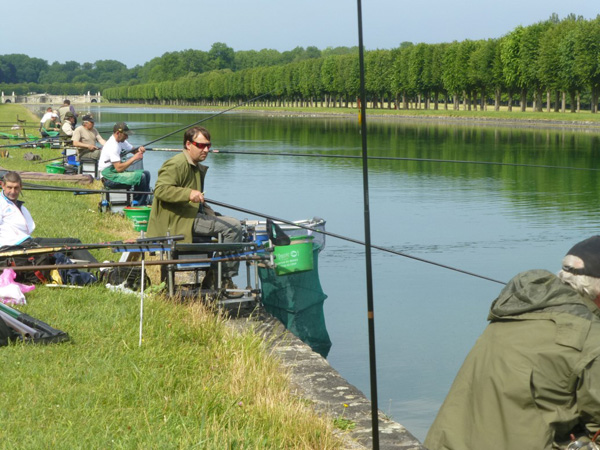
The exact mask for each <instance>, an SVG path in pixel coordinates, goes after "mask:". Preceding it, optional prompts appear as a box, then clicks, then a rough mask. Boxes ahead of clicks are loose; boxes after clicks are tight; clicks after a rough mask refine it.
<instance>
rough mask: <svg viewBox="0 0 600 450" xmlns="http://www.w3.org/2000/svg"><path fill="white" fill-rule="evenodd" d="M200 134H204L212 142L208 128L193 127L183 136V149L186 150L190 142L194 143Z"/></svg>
mask: <svg viewBox="0 0 600 450" xmlns="http://www.w3.org/2000/svg"><path fill="white" fill-rule="evenodd" d="M199 133H202V136H204V137H205V138H206V139H208V140H209V141H210V133H209V132H208V130H207V129H206V128H204V127H192V128H189V129H188V130H186V132H185V133H184V134H183V147H184V148H185V144H187V143H188V141H190V142H192V141H193V140H194V138H195V137H196V136H198V134H199Z"/></svg>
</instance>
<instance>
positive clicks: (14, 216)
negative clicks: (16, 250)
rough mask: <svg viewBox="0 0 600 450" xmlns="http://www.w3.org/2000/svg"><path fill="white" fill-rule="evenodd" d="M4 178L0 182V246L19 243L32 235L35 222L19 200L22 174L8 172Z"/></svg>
mask: <svg viewBox="0 0 600 450" xmlns="http://www.w3.org/2000/svg"><path fill="white" fill-rule="evenodd" d="M3 178H4V179H3V181H2V182H0V186H2V192H0V246H10V245H19V244H21V243H23V241H26V240H27V239H29V238H30V237H31V233H33V230H35V223H34V221H33V218H32V217H31V214H30V213H29V211H28V210H27V208H25V205H23V202H22V201H20V200H19V195H20V194H21V190H22V189H23V184H22V182H21V176H20V175H19V174H18V173H17V172H7V173H6V174H5V175H4V177H3Z"/></svg>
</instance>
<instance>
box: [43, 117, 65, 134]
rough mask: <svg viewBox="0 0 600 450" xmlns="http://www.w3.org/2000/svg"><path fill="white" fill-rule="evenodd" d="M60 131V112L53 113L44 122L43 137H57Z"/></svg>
mask: <svg viewBox="0 0 600 450" xmlns="http://www.w3.org/2000/svg"><path fill="white" fill-rule="evenodd" d="M59 132H60V121H59V120H58V114H56V113H51V114H50V118H49V119H48V120H46V122H44V126H43V127H42V130H41V133H42V136H43V137H55V136H58V133H59Z"/></svg>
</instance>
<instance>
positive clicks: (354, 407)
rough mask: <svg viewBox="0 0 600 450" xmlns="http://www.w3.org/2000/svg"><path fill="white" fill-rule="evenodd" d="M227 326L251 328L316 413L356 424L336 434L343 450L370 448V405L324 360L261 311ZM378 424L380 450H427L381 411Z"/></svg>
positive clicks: (359, 392)
mask: <svg viewBox="0 0 600 450" xmlns="http://www.w3.org/2000/svg"><path fill="white" fill-rule="evenodd" d="M229 323H230V324H231V325H232V326H234V327H236V328H238V329H247V328H251V329H253V330H254V331H255V332H256V333H257V334H259V335H260V336H262V337H263V339H264V340H265V342H266V343H267V345H268V347H269V348H270V349H271V351H272V353H273V355H275V356H276V357H277V358H278V359H279V360H280V361H281V363H282V365H283V366H284V367H286V368H287V369H288V371H289V373H290V375H291V382H292V388H293V390H294V393H295V394H296V395H298V396H299V397H301V398H303V399H305V400H308V401H309V402H310V403H311V404H312V406H313V408H314V409H315V411H317V412H318V413H320V414H325V415H327V416H328V417H331V420H334V419H335V418H340V417H343V418H345V419H348V420H350V421H352V422H353V423H354V424H355V428H353V429H352V430H348V431H340V432H339V435H340V437H341V438H342V440H343V442H344V447H345V448H347V449H364V448H372V447H373V436H372V428H371V425H372V419H371V402H370V401H369V399H367V397H366V396H365V395H364V394H363V393H362V392H361V391H359V390H358V389H357V388H356V387H355V386H353V385H351V384H350V383H348V382H347V381H346V380H345V379H344V378H343V377H342V376H341V375H340V374H339V373H338V372H337V371H336V370H335V369H334V368H333V367H331V366H330V365H329V363H328V362H327V360H326V359H325V358H323V357H322V356H321V355H319V354H318V353H315V352H313V351H312V350H311V348H310V347H309V346H308V345H306V344H304V343H303V342H302V341H301V340H300V339H298V338H297V337H296V336H294V335H293V334H292V333H290V332H288V331H287V330H286V329H285V327H284V326H283V324H282V323H281V322H280V321H279V320H277V319H276V318H274V317H273V316H271V315H270V314H268V313H267V312H265V311H264V310H262V309H260V308H259V309H257V310H255V311H254V312H253V313H252V314H250V315H249V316H246V317H238V318H236V319H231V320H230V321H229ZM344 404H345V405H347V406H344ZM378 420H379V448H380V449H403V450H426V449H425V447H424V446H423V445H422V444H421V443H420V442H419V441H418V440H417V438H415V437H414V436H413V435H412V434H411V433H410V432H409V431H408V430H407V429H406V428H404V427H403V426H402V425H401V424H399V423H397V422H394V421H393V420H390V419H389V418H387V417H386V416H385V415H384V414H383V413H382V412H381V411H379V415H378Z"/></svg>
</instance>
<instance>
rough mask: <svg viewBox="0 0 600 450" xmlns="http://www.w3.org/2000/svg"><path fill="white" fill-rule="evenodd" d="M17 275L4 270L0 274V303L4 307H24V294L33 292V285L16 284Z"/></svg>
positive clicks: (9, 270)
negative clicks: (4, 305)
mask: <svg viewBox="0 0 600 450" xmlns="http://www.w3.org/2000/svg"><path fill="white" fill-rule="evenodd" d="M16 277H17V274H16V272H15V271H14V270H12V269H4V270H3V271H2V274H0V302H2V303H4V304H6V305H24V304H26V303H27V302H26V301H25V295H23V294H25V293H26V292H29V291H33V290H34V289H35V286H34V285H31V286H28V285H26V284H21V283H17V282H16V281H15V278H16Z"/></svg>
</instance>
